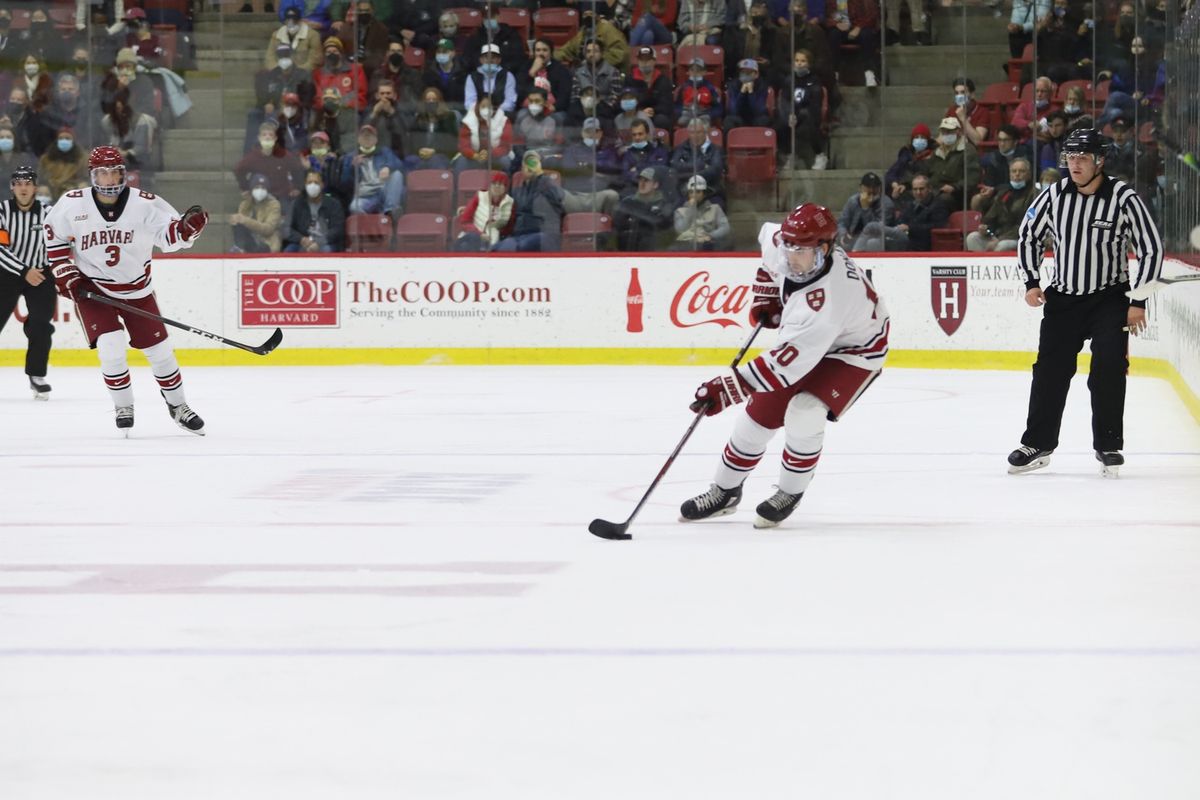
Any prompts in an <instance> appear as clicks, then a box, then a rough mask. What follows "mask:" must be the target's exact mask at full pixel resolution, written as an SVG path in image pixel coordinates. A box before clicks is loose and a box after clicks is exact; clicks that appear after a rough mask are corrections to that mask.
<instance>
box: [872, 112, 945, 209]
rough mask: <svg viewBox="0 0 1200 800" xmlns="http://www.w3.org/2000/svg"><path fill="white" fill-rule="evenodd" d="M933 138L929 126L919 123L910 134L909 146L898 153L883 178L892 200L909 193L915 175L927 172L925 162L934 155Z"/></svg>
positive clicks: (905, 146)
mask: <svg viewBox="0 0 1200 800" xmlns="http://www.w3.org/2000/svg"><path fill="white" fill-rule="evenodd" d="M932 138H933V136H932V134H930V132H929V126H928V125H926V124H925V123H923V122H918V123H917V124H916V125H914V126H913V128H912V132H911V133H910V134H909V139H908V144H906V145H904V146H903V147H901V148H900V149H899V150H898V151H897V152H896V160H895V161H894V162H892V165H891V166H890V167H888V171H887V172H886V173H884V177H883V180H884V184H885V185H886V186H887V192H888V196H889V197H891V198H892V200H899V199H900V196H901V195H902V194H904V193H905V192H906V191H908V187H909V184H911V183H912V179H913V175H916V174H918V173H922V172H926V171H927V169H926V166H927V164H926V163H925V162H927V161H928V160H929V158H930V157H931V156H932V155H933V148H932V147H930V140H931V139H932Z"/></svg>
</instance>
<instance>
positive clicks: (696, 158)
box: [670, 119, 725, 205]
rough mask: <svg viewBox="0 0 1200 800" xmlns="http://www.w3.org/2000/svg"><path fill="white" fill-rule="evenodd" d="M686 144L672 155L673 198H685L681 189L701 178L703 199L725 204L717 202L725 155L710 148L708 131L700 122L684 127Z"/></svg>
mask: <svg viewBox="0 0 1200 800" xmlns="http://www.w3.org/2000/svg"><path fill="white" fill-rule="evenodd" d="M687 132H688V138H687V141H684V142H680V144H679V146H678V147H676V148H675V149H674V150H673V151H672V152H671V162H670V163H671V175H672V177H674V179H675V181H676V184H677V188H676V192H677V193H676V194H675V195H674V196H676V197H678V196H686V194H684V191H683V190H684V187H686V185H687V183H688V181H690V180H691V179H692V178H693V177H695V176H697V175H699V176H700V177H702V178H704V190H705V192H706V196H707V197H710V198H713V199H716V200H717V202H719V203H721V204H722V205H723V204H724V200H723V199H721V198H720V194H721V176H722V175H723V174H724V172H725V153H724V151H722V150H721V148H720V147H717V145H715V144H713V141H712V138H711V137H710V136H709V127H708V125H707V124H706V123H705V122H704V120H703V119H693V120H692V121H691V122H689V123H688V125H687Z"/></svg>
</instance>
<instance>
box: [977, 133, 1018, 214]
mask: <svg viewBox="0 0 1200 800" xmlns="http://www.w3.org/2000/svg"><path fill="white" fill-rule="evenodd" d="M1016 158H1024V159H1025V160H1027V161H1029V162H1030V163H1031V164H1032V163H1033V150H1032V148H1030V146H1029V145H1027V144H1024V143H1022V142H1021V132H1020V131H1019V130H1017V128H1016V127H1015V126H1013V125H1001V126H1000V130H998V131H996V149H995V150H993V151H992V152H990V153H987V154H986V155H984V156H983V158H981V159H980V164H979V166H980V173H981V179H982V180H983V187H982V188H981V189H980V190H979V194H978V195H976V196H975V197H974V198H972V200H971V208H972V209H974V210H976V211H978V210H980V209H979V208H978V206H977V205H976V201H977V200H978V201H980V202H982V201H983V200H988V201H989V202H990V198H991V196H992V193H993V191H994V189H995V187H997V186H1001V185H1003V184H1005V183H1007V182H1008V167H1009V165H1010V164H1011V163H1012V162H1013V159H1016Z"/></svg>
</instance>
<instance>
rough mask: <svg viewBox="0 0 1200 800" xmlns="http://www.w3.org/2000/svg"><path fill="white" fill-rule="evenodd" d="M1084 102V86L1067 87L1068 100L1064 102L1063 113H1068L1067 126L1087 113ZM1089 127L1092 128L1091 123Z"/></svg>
mask: <svg viewBox="0 0 1200 800" xmlns="http://www.w3.org/2000/svg"><path fill="white" fill-rule="evenodd" d="M1083 104H1084V94H1083V87H1081V86H1078V85H1076V86H1072V87H1071V88H1069V89H1067V98H1066V102H1064V103H1063V107H1062V113H1063V114H1064V115H1066V118H1067V127H1071V125H1072V124H1073V123H1074V122H1075V120H1077V119H1079V118H1080V117H1082V116H1084V115H1085V113H1086V111H1085V109H1084V106H1083ZM1087 127H1089V128H1090V127H1091V125H1088V126H1087Z"/></svg>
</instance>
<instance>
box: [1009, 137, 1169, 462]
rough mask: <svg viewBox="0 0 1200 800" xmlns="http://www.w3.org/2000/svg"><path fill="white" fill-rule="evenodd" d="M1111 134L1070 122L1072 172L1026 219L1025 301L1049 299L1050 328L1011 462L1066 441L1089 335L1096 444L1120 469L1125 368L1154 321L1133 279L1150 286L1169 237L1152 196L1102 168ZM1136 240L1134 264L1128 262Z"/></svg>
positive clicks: (1068, 164) (1022, 251)
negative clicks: (1153, 211) (1044, 266)
mask: <svg viewBox="0 0 1200 800" xmlns="http://www.w3.org/2000/svg"><path fill="white" fill-rule="evenodd" d="M1108 148H1109V142H1108V139H1107V138H1106V137H1104V136H1102V135H1101V134H1100V133H1099V132H1098V131H1095V130H1091V129H1088V128H1081V129H1079V130H1075V131H1072V132H1071V133H1070V134H1069V135H1068V136H1067V140H1066V142H1065V143H1064V144H1063V148H1062V153H1061V155H1060V166H1062V167H1065V168H1066V169H1067V171H1068V172H1069V173H1070V174H1069V176H1068V177H1066V178H1064V179H1063V180H1062V181H1060V182H1059V183H1057V184H1055V185H1052V186H1050V187H1048V188H1047V189H1046V190H1045V191H1043V192H1042V193H1041V194H1040V195H1039V196H1038V197H1037V199H1036V200H1034V201H1033V205H1032V206H1030V207H1029V210H1028V211H1027V212H1026V213H1025V219H1024V221H1023V222H1022V223H1021V232H1020V235H1019V243H1018V245H1017V257H1018V261H1019V264H1020V267H1021V272H1022V274H1023V276H1024V278H1025V288H1026V292H1025V302H1026V303H1028V304H1029V305H1031V306H1033V307H1035V308H1036V307H1038V306H1042V328H1041V335H1040V338H1039V340H1038V355H1037V363H1035V364H1034V365H1033V385H1032V386H1031V387H1030V391H1029V418H1028V421H1027V422H1026V426H1025V435H1024V436H1022V437H1021V447H1019V448H1017V449H1016V450H1014V451H1013V452H1012V453H1011V454H1009V456H1008V463H1009V468H1008V471H1009V472H1010V473H1013V474H1020V473H1023V472H1030V471H1032V470H1035V469H1039V468H1041V467H1044V466H1046V465H1047V464H1049V463H1050V454H1051V453H1053V452H1054V448H1056V447H1058V432H1059V427H1060V426H1061V424H1062V415H1063V408H1064V407H1065V406H1066V403H1067V390H1068V389H1069V388H1070V385H1071V377H1072V376H1073V375H1074V374H1075V362H1076V358H1077V357H1078V355H1079V351H1080V350H1082V349H1083V342H1084V340H1085V339H1091V340H1092V371H1091V374H1090V375H1089V376H1088V390H1089V391H1090V392H1091V394H1092V448H1093V449H1094V450H1095V451H1096V460H1097V461H1099V462H1100V463H1101V465H1102V473H1103V474H1104V475H1105V476H1107V477H1116V475H1117V470H1118V469H1119V467H1120V465H1122V464H1124V463H1125V458H1124V456H1122V455H1121V448H1122V447H1123V446H1124V444H1125V441H1124V433H1123V425H1124V416H1125V373H1126V370H1127V369H1128V368H1129V360H1128V358H1127V354H1128V352H1129V333H1131V332H1132V333H1134V334H1135V335H1136V334H1138V333H1140V332H1141V331H1142V330H1143V329H1144V328H1145V326H1146V302H1145V301H1144V300H1140V301H1139V300H1135V301H1132V302H1130V300H1129V298H1128V297H1127V296H1126V292H1128V291H1129V290H1130V285H1131V284H1132V286H1133V287H1134V288H1137V287H1140V286H1144V285H1145V284H1147V283H1150V282H1151V281H1154V280H1156V279H1157V278H1158V276H1159V273H1160V272H1161V271H1162V261H1163V247H1162V240H1161V239H1160V238H1159V235H1158V231H1157V230H1156V229H1155V227H1154V223H1153V221H1152V220H1151V218H1150V212H1149V210H1148V209H1147V208H1146V204H1145V203H1143V202H1142V199H1141V198H1140V197H1138V195H1137V193H1136V192H1135V191H1134V190H1133V187H1132V186H1130V185H1128V184H1126V183H1125V182H1124V181H1119V180H1117V179H1116V178H1110V177H1108V176H1107V175H1105V174H1104V157H1105V154H1106V153H1107V152H1108ZM1047 234H1049V235H1050V236H1052V237H1053V239H1054V242H1055V248H1054V270H1053V273H1052V275H1051V278H1050V285H1049V286H1048V287H1047V288H1046V290H1045V292H1043V291H1042V289H1041V283H1040V280H1039V269H1040V267H1041V262H1042V257H1043V255H1044V254H1045V245H1044V244H1043V242H1044V240H1045V237H1046V235H1047ZM1131 246H1132V248H1133V251H1134V254H1135V256H1136V262H1135V263H1136V266H1134V267H1132V268H1131V267H1130V263H1129V259H1128V251H1129V248H1130V247H1131Z"/></svg>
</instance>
